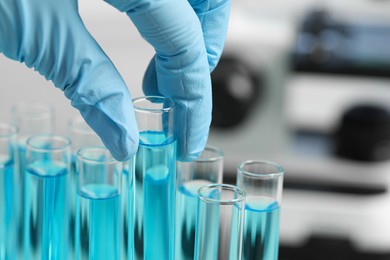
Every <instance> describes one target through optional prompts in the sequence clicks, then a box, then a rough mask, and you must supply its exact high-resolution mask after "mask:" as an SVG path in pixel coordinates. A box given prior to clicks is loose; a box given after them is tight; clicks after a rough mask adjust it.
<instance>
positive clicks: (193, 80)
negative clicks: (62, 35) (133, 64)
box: [106, 0, 230, 161]
mask: <svg viewBox="0 0 390 260" xmlns="http://www.w3.org/2000/svg"><path fill="white" fill-rule="evenodd" d="M106 1H107V2H108V3H110V4H111V5H113V6H115V7H116V8H117V9H119V10H120V11H122V12H126V13H127V15H128V16H129V17H130V19H131V20H132V21H133V23H134V24H135V25H136V27H137V28H138V30H139V32H140V33H141V35H142V36H143V37H144V38H145V39H146V40H147V41H148V42H149V43H150V44H151V45H152V46H153V47H154V48H155V50H156V55H155V57H153V59H152V60H151V62H150V64H149V66H148V68H147V70H146V73H145V76H144V81H143V90H144V92H145V94H147V95H163V96H165V97H168V98H171V99H172V100H174V101H175V102H176V103H177V107H178V109H177V112H178V113H177V118H176V123H177V127H176V129H177V135H178V138H179V145H178V154H179V156H180V159H181V160H184V161H189V160H193V159H195V158H196V157H197V156H198V155H199V153H200V152H201V151H202V150H203V149H204V146H205V144H206V142H207V137H208V131H209V127H210V123H211V109H212V97H211V80H210V71H212V70H213V69H214V68H215V66H216V64H217V62H218V60H219V58H220V56H221V53H222V49H223V45H224V42H225V38H226V30H227V25H228V18H229V8H230V2H229V0H209V1H204V0H190V1H187V0H138V1H134V0H106Z"/></svg>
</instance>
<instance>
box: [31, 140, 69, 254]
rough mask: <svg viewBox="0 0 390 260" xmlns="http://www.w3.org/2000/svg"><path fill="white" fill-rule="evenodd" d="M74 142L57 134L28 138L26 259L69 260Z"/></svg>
mask: <svg viewBox="0 0 390 260" xmlns="http://www.w3.org/2000/svg"><path fill="white" fill-rule="evenodd" d="M70 155H71V150H70V140H69V139H68V138H66V137H63V136H59V135H53V134H40V135H33V136H31V137H30V138H28V139H27V147H26V158H27V164H26V173H25V175H26V176H25V179H26V180H25V211H24V228H25V229H24V230H25V236H24V239H25V242H24V243H25V259H48V260H50V259H69V256H68V250H69V199H68V194H69V174H68V173H69V170H70Z"/></svg>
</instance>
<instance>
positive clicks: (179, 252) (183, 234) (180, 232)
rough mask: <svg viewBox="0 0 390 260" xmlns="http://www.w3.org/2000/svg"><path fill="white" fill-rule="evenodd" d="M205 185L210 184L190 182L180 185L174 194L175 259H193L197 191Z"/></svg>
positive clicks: (204, 181) (202, 181) (208, 182)
mask: <svg viewBox="0 0 390 260" xmlns="http://www.w3.org/2000/svg"><path fill="white" fill-rule="evenodd" d="M207 184H211V182H210V181H206V180H192V181H188V182H185V183H182V185H180V186H179V188H178V192H177V194H176V213H177V215H176V237H175V243H176V245H175V252H176V255H175V259H180V260H187V259H188V260H189V259H191V260H192V259H194V252H195V228H196V219H197V212H198V190H199V188H201V187H202V186H204V185H207Z"/></svg>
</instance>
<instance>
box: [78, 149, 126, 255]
mask: <svg viewBox="0 0 390 260" xmlns="http://www.w3.org/2000/svg"><path fill="white" fill-rule="evenodd" d="M77 163H78V165H77V166H78V169H79V171H78V179H77V180H78V181H77V200H76V225H75V226H76V246H75V251H76V259H117V260H119V259H124V257H123V256H122V255H121V252H122V251H121V250H122V249H121V247H122V245H123V242H122V239H124V237H123V234H122V230H123V228H124V227H123V226H122V224H123V221H122V219H121V218H122V217H123V214H122V213H121V211H122V210H123V208H122V203H121V196H122V195H121V180H122V167H123V164H122V163H121V162H118V161H116V160H115V159H114V158H113V157H112V156H111V154H110V152H109V151H108V150H107V149H106V148H105V147H103V146H89V147H84V148H81V149H79V150H78V152H77Z"/></svg>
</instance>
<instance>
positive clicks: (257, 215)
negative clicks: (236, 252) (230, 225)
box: [237, 160, 284, 260]
mask: <svg viewBox="0 0 390 260" xmlns="http://www.w3.org/2000/svg"><path fill="white" fill-rule="evenodd" d="M283 175H284V173H283V168H282V167H281V166H279V165H278V164H276V163H273V162H268V161H261V160H248V161H244V162H242V163H241V164H239V165H238V168H237V186H238V187H240V188H242V189H243V190H244V191H246V193H247V198H246V207H245V220H244V235H243V249H242V251H243V252H242V259H243V260H254V259H269V260H276V259H278V248H279V218H280V217H279V215H280V212H279V211H280V206H281V200H282V189H283Z"/></svg>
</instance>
